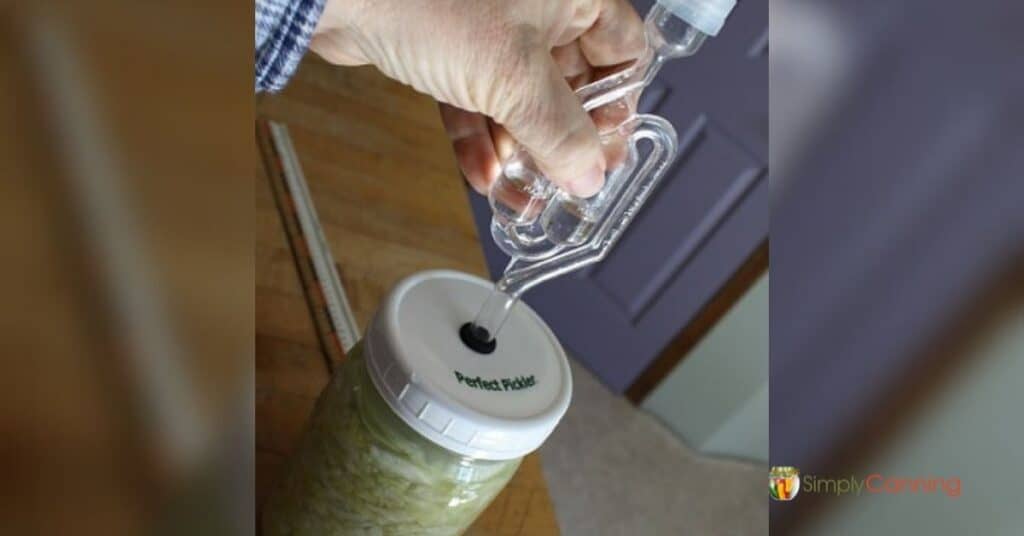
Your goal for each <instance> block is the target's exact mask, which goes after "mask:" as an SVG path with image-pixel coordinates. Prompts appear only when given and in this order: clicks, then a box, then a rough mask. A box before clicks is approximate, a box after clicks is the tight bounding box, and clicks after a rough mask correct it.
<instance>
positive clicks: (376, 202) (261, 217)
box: [255, 57, 558, 536]
mask: <svg viewBox="0 0 1024 536" xmlns="http://www.w3.org/2000/svg"><path fill="white" fill-rule="evenodd" d="M256 109H257V115H259V116H261V117H265V118H269V119H272V120H275V121H279V122H282V123H284V124H286V125H287V126H288V128H289V131H290V133H291V136H292V140H293V143H294V145H295V147H296V151H297V152H298V156H299V160H300V162H301V165H302V168H303V171H304V173H305V176H306V179H307V182H308V185H309V189H310V191H311V193H312V196H313V201H314V203H315V205H316V209H317V211H318V214H319V217H320V221H321V224H322V225H323V228H324V233H325V235H326V237H327V240H328V242H329V245H330V248H331V253H332V254H333V256H334V259H335V261H336V263H337V267H338V270H339V272H340V274H341V278H342V282H343V285H344V286H345V289H346V291H347V293H348V296H349V299H350V301H351V305H352V308H353V312H354V313H355V316H356V319H357V322H358V324H359V327H360V328H365V326H366V325H367V323H368V322H369V320H370V317H371V315H372V314H373V312H374V310H375V309H376V307H377V305H378V303H379V301H380V300H381V298H382V297H383V296H384V294H385V293H386V292H387V291H388V290H389V289H390V288H391V287H392V285H394V284H395V283H396V282H397V281H399V280H400V279H402V278H404V277H405V276H408V275H410V274H412V273H414V272H418V271H421V270H426V269H432V268H447V269H456V270H461V271H464V272H468V273H472V274H477V275H481V276H486V271H485V265H484V259H483V255H482V253H481V250H480V247H479V242H478V238H477V233H476V229H475V227H474V225H473V221H472V218H471V215H470V212H469V205H468V203H467V200H466V196H467V193H466V188H465V186H464V184H463V181H462V180H461V178H460V177H459V174H458V172H457V168H456V165H455V161H454V158H453V156H452V152H451V148H450V146H449V144H448V141H447V139H446V137H445V135H444V132H443V130H442V128H441V124H440V120H439V118H438V115H437V110H436V105H435V104H434V103H433V101H431V100H430V99H429V98H426V97H424V96H422V95H418V94H416V93H415V92H413V91H412V90H410V89H408V88H406V87H404V86H402V85H400V84H397V83H395V82H392V81H390V80H388V79H386V78H384V77H383V76H381V75H380V74H379V73H377V71H376V70H374V69H372V68H357V69H352V68H338V67H333V66H330V65H327V64H325V63H323V62H321V61H319V60H318V59H316V58H312V57H310V58H307V59H306V60H305V63H304V64H303V66H302V67H301V69H300V71H299V73H298V74H297V75H296V77H295V78H294V79H293V80H292V82H291V83H290V85H289V86H288V88H287V89H286V90H285V91H284V92H283V93H281V94H279V95H272V96H260V97H258V99H257V108H256ZM255 190H256V221H257V229H256V237H255V243H256V246H255V247H256V255H255V256H256V359H257V364H256V388H257V398H256V419H257V420H256V422H257V428H256V447H257V450H256V455H257V471H256V477H257V504H260V503H262V500H263V498H264V497H265V496H266V493H267V491H268V490H269V489H270V487H271V486H273V481H274V479H275V475H276V474H277V472H278V470H279V468H280V466H281V463H282V461H283V460H284V458H285V457H286V456H287V455H288V454H289V452H290V451H291V450H292V448H293V447H294V446H295V444H296V440H297V438H298V437H299V435H300V434H301V431H302V427H303V426H304V423H305V421H306V419H307V418H308V416H309V413H310V411H311V410H312V408H313V404H314V401H315V398H316V396H317V394H318V393H319V391H320V390H321V389H322V387H323V386H324V385H325V383H326V381H327V377H328V366H327V361H326V357H325V355H324V353H323V352H322V351H321V349H320V346H319V341H318V337H317V333H316V330H315V328H314V324H313V321H312V319H311V316H310V312H309V309H308V306H307V304H306V301H305V296H304V293H303V288H302V283H301V281H300V278H299V275H298V272H297V269H296V267H295V263H294V260H293V257H292V252H291V250H290V249H289V246H288V242H287V237H286V234H285V232H284V228H283V226H282V221H281V217H280V214H279V213H278V211H277V209H276V207H275V204H274V198H273V195H272V190H271V187H270V183H269V179H268V175H267V173H266V170H264V169H263V168H262V166H259V167H258V169H257V172H256V187H255ZM468 534H473V535H477V534H479V535H506V534H507V535H529V536H545V535H549V534H558V525H557V522H556V519H555V515H554V510H553V507H552V504H551V499H550V497H549V495H548V491H547V486H546V484H545V482H544V478H543V476H542V474H541V468H540V460H539V458H538V456H537V455H536V454H534V455H531V456H528V457H527V458H526V460H525V461H524V462H523V465H522V467H521V468H520V470H519V472H518V473H517V475H516V477H515V478H514V479H513V480H512V482H511V483H510V484H509V486H508V487H507V488H506V490H505V491H504V492H503V493H502V494H501V495H500V496H499V497H498V498H497V499H496V500H495V502H494V503H493V504H492V505H491V507H490V508H489V509H488V510H487V511H486V512H485V513H484V515H483V516H481V518H480V519H479V520H478V521H477V523H476V524H475V525H474V526H473V528H472V529H470V531H469V533H468Z"/></svg>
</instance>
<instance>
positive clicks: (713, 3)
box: [658, 0, 736, 35]
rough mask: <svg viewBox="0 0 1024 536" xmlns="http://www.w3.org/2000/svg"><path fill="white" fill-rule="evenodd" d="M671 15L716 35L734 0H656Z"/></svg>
mask: <svg viewBox="0 0 1024 536" xmlns="http://www.w3.org/2000/svg"><path fill="white" fill-rule="evenodd" d="M658 3H659V4H661V5H662V6H664V7H665V9H667V10H669V11H671V12H672V14H673V15H675V16H677V17H679V18H681V19H683V20H685V21H686V22H688V23H690V26H693V27H694V28H696V29H698V30H700V31H702V32H704V33H706V34H708V35H718V32H719V31H720V30H721V29H722V25H723V24H725V19H726V18H728V17H729V13H731V12H732V8H734V7H736V0H658Z"/></svg>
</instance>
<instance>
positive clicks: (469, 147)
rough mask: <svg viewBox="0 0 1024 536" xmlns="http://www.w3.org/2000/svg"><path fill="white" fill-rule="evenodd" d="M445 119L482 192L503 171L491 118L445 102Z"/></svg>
mask: <svg viewBox="0 0 1024 536" xmlns="http://www.w3.org/2000/svg"><path fill="white" fill-rule="evenodd" d="M440 108H441V122H442V123H444V127H445V130H447V131H448V138H449V139H451V141H452V148H453V149H454V150H455V159H456V160H457V161H458V163H459V169H461V170H462V174H463V175H464V176H465V177H466V182H468V183H469V185H470V186H472V187H473V189H474V190H476V191H477V192H479V193H480V194H482V195H487V190H488V188H490V186H491V183H492V182H494V180H495V179H496V178H497V177H498V174H499V173H500V172H501V166H500V164H499V161H498V156H497V154H496V153H495V151H494V142H493V141H492V139H491V131H490V128H489V127H488V120H487V118H486V117H484V116H483V115H481V114H477V113H472V112H467V111H465V110H460V109H458V108H455V107H454V106H449V105H447V104H441V106H440Z"/></svg>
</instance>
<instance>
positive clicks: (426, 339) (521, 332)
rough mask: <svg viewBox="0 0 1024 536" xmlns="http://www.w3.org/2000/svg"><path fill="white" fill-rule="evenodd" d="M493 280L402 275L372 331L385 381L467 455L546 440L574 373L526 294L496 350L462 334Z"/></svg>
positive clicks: (420, 424) (383, 386)
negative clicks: (477, 346) (475, 346)
mask: <svg viewBox="0 0 1024 536" xmlns="http://www.w3.org/2000/svg"><path fill="white" fill-rule="evenodd" d="M493 286H494V285H493V284H492V283H491V282H489V281H485V280H483V279H480V278H478V277H474V276H471V275H467V274H463V273H459V272H452V271H431V272H422V273H419V274H416V275H413V276H412V277H409V278H407V279H405V280H403V281H402V282H400V283H399V284H398V286H396V287H395V288H394V290H392V291H391V294H390V295H389V296H388V297H387V298H386V299H385V301H384V303H383V304H382V305H381V307H380V309H379V310H378V311H377V315H376V316H375V317H374V319H373V321H372V322H371V324H370V327H369V328H368V329H367V333H366V338H365V339H366V340H365V344H366V361H367V366H368V368H369V373H370V378H372V380H373V383H374V385H375V386H376V387H377V390H378V391H380V394H381V396H382V397H383V398H384V400H386V401H387V403H388V405H389V406H390V407H391V409H392V410H394V412H395V413H397V414H398V415H399V416H400V417H401V418H402V420H403V421H405V422H406V423H407V424H408V425H409V426H410V427H412V428H413V429H414V430H416V431H417V432H419V433H420V434H421V435H423V436H424V437H426V438H427V439H429V440H431V441H433V442H434V443H437V444H438V445H441V446H442V447H445V448H447V449H448V450H451V451H454V452H457V453H459V454H462V455H465V456H471V457H474V458H483V459H490V460H506V459H512V458H518V457H521V456H524V455H526V454H528V453H530V452H532V451H533V450H535V449H536V448H537V447H539V446H540V445H541V443H543V442H544V440H545V439H547V437H548V435H549V434H550V433H551V431H552V430H554V428H555V425H557V424H558V421H559V420H561V418H562V415H564V414H565V410H566V408H568V406H569V398H570V397H571V395H572V377H571V375H570V372H569V363H568V361H567V360H566V357H565V352H564V351H563V350H562V346H561V345H560V344H559V343H558V340H557V339H555V336H554V334H552V333H551V330H550V329H548V327H547V325H546V324H544V321H542V320H541V319H540V317H539V316H537V314H536V313H535V312H533V310H532V309H530V308H529V307H528V306H527V305H526V304H525V303H517V304H516V305H515V307H514V308H513V310H512V311H511V313H510V314H509V317H508V320H506V321H505V324H504V326H503V327H502V329H501V333H500V334H499V335H498V338H497V348H496V349H495V351H494V352H493V353H490V354H480V353H477V352H475V351H473V350H471V349H470V348H468V347H467V346H466V345H465V344H464V343H463V342H462V339H461V338H460V337H459V328H460V327H461V326H462V325H463V324H465V323H466V322H469V321H471V320H472V319H473V318H474V316H475V315H476V313H477V312H478V310H479V309H480V306H481V305H482V304H483V303H484V300H485V299H486V298H487V296H488V295H489V294H490V292H491V289H492V288H493Z"/></svg>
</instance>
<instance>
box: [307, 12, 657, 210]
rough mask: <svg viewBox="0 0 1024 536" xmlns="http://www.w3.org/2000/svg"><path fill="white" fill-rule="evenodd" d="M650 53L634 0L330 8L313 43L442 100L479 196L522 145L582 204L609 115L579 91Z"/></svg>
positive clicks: (599, 167) (600, 174) (593, 185)
mask: <svg viewBox="0 0 1024 536" xmlns="http://www.w3.org/2000/svg"><path fill="white" fill-rule="evenodd" d="M644 46H645V41H644V27H643V22H642V21H641V19H640V17H639V16H638V15H637V13H636V11H634V9H633V7H632V6H631V5H630V4H629V2H628V1H627V0H558V1H553V0H518V1H511V2H510V1H508V0H328V2H327V5H326V7H325V9H324V13H323V15H322V17H321V19H320V21H319V23H318V24H317V28H316V30H315V31H314V34H313V39H312V41H311V43H310V48H311V49H312V50H313V51H315V52H317V53H318V54H319V55H321V56H323V57H324V58H325V59H326V60H328V61H330V62H333V63H337V64H341V65H361V64H367V63H370V64H373V65H375V66H376V67H377V68H378V69H380V70H381V71H382V72H383V73H384V74H385V75H387V76H389V77H391V78H394V79H396V80H399V81H401V82H404V83H407V84H409V85H411V86H412V87H414V88H415V89H417V90H419V91H421V92H423V93H426V94H429V95H431V96H433V97H434V98H436V99H437V100H438V101H440V102H441V118H442V120H443V122H444V125H445V128H446V129H447V131H448V134H449V136H450V138H451V140H452V145H453V147H454V149H455V154H456V157H457V159H458V162H459V166H460V168H461V169H462V172H463V174H464V175H465V176H466V179H467V181H469V183H470V185H472V186H473V188H475V189H476V190H477V191H478V192H481V193H486V192H487V189H488V187H489V186H490V184H491V183H492V182H493V181H494V180H495V179H496V178H497V177H498V175H499V174H500V172H501V164H500V162H501V161H503V160H504V159H506V158H508V156H510V155H511V153H512V152H513V151H514V149H515V146H516V142H518V143H519V144H521V145H522V146H523V147H525V148H526V150H527V151H528V152H529V153H530V155H531V156H532V157H533V159H534V161H535V162H537V164H538V166H539V167H540V169H541V171H543V172H544V173H545V175H546V176H547V177H548V178H549V179H551V180H552V181H553V182H554V183H555V184H556V185H558V186H560V187H561V188H563V189H565V190H566V191H568V192H569V193H572V194H574V195H578V196H581V197H588V196H590V195H593V194H594V193H597V192H598V191H599V190H600V188H601V186H602V185H603V182H604V170H605V167H606V165H607V159H606V151H602V147H601V144H600V142H599V140H598V135H597V128H596V127H595V124H594V122H595V121H597V122H598V123H601V121H602V117H601V116H600V115H594V117H593V118H592V117H591V116H588V114H587V113H586V112H584V110H583V108H582V106H581V103H580V101H579V99H578V98H577V97H576V95H575V94H574V93H573V88H575V87H579V86H581V85H583V84H585V83H588V82H590V81H592V80H593V79H594V78H595V73H598V74H599V73H600V72H601V71H602V70H606V68H613V67H614V66H617V65H619V64H622V63H625V62H628V61H632V60H634V59H636V58H637V57H639V56H640V54H641V53H642V51H643V48H644ZM604 113H605V114H607V111H605V112H604Z"/></svg>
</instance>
